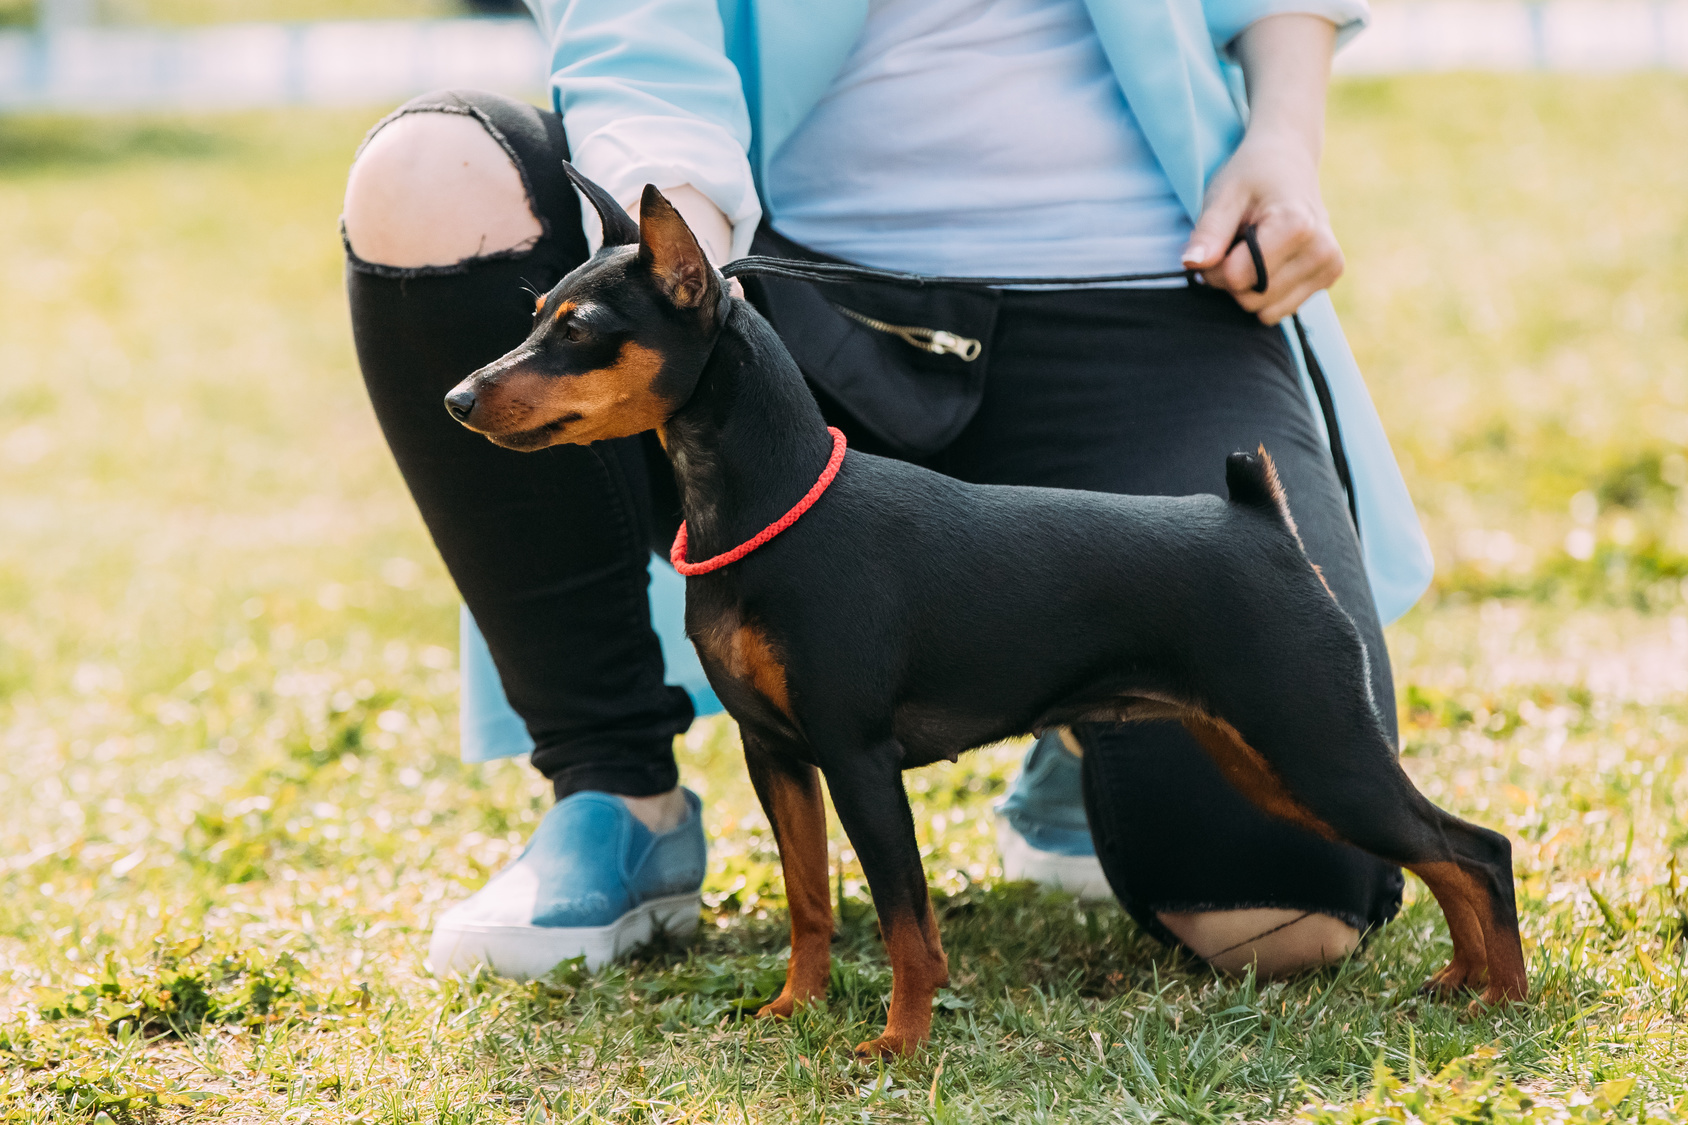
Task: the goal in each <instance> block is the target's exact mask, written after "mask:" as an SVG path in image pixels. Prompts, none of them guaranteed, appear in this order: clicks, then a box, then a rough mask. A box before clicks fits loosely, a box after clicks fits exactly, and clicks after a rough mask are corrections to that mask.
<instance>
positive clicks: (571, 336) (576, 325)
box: [563, 320, 591, 344]
mask: <svg viewBox="0 0 1688 1125" xmlns="http://www.w3.org/2000/svg"><path fill="white" fill-rule="evenodd" d="M589 335H591V333H589V332H587V331H586V326H585V325H583V324H581V323H580V322H579V321H578V320H570V321H569V322H568V323H566V324H564V325H563V339H565V340H567V341H568V342H569V343H571V344H578V343H580V341H582V340H584V339H586V337H587V336H589Z"/></svg>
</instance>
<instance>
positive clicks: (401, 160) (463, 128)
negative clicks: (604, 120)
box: [342, 111, 545, 269]
mask: <svg viewBox="0 0 1688 1125" xmlns="http://www.w3.org/2000/svg"><path fill="white" fill-rule="evenodd" d="M342 221H343V222H344V224H345V233H346V244H347V248H348V250H349V251H350V252H351V253H352V255H354V257H355V258H356V259H358V260H361V261H363V262H367V263H370V264H372V265H377V266H386V267H391V268H397V269H425V268H428V267H442V266H456V265H460V264H463V263H465V262H470V261H473V260H475V259H477V258H485V257H493V256H505V255H508V254H511V253H516V252H520V251H523V250H527V249H530V248H532V246H533V245H534V244H535V243H537V242H538V241H539V240H540V238H541V237H543V236H544V233H545V230H544V226H543V224H541V222H540V221H539V219H538V218H537V217H536V216H535V215H534V211H533V205H532V203H531V201H530V200H529V198H528V191H527V185H526V184H525V183H524V182H523V177H522V174H521V171H520V169H519V168H518V167H517V166H516V163H515V161H514V160H513V159H512V158H511V156H510V154H509V152H507V151H506V150H505V148H504V146H503V145H502V144H500V143H499V141H498V140H497V139H496V138H494V137H493V136H492V134H490V133H488V132H487V130H486V127H485V126H484V125H483V124H482V123H481V121H480V119H479V118H476V117H473V116H470V115H469V114H465V113H447V112H439V111H420V112H414V113H406V114H403V115H402V116H399V117H397V118H394V119H393V120H391V121H389V122H388V123H387V124H386V125H384V126H383V127H382V128H381V129H380V130H379V131H378V132H377V133H376V134H375V135H374V136H372V137H371V138H370V139H369V141H368V143H367V144H365V145H364V147H363V150H362V151H361V152H359V153H358V156H357V159H356V160H355V161H354V162H353V164H352V171H351V175H350V176H349V177H348V179H347V183H346V205H345V211H344V213H343V219H342Z"/></svg>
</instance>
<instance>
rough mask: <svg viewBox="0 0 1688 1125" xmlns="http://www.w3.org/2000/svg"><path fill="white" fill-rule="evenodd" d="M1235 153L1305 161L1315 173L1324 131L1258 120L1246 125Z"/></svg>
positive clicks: (1280, 122)
mask: <svg viewBox="0 0 1688 1125" xmlns="http://www.w3.org/2000/svg"><path fill="white" fill-rule="evenodd" d="M1237 151H1238V152H1247V153H1249V154H1251V155H1252V154H1255V153H1259V154H1261V155H1263V156H1266V157H1268V158H1276V159H1279V160H1283V159H1289V160H1294V161H1296V162H1297V163H1302V162H1304V163H1306V164H1307V165H1308V166H1309V167H1310V168H1311V169H1312V170H1313V171H1314V172H1315V173H1317V171H1318V167H1319V158H1320V156H1321V155H1322V154H1323V151H1324V136H1323V131H1322V130H1318V129H1309V128H1308V127H1307V126H1305V125H1302V124H1299V123H1297V122H1293V121H1282V120H1261V119H1259V118H1258V117H1257V118H1255V119H1254V120H1252V121H1250V122H1249V125H1248V129H1247V131H1246V132H1244V133H1243V139H1242V140H1241V141H1240V142H1239V143H1238V145H1237Z"/></svg>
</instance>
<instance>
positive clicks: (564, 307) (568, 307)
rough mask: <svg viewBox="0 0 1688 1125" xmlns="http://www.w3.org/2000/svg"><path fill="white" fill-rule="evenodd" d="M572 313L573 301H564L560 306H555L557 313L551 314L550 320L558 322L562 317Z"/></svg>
mask: <svg viewBox="0 0 1688 1125" xmlns="http://www.w3.org/2000/svg"><path fill="white" fill-rule="evenodd" d="M573 311H574V302H573V301H564V302H563V303H562V304H560V305H558V306H557V311H556V312H554V313H552V314H551V319H552V320H554V321H560V320H562V319H563V317H565V316H567V315H568V314H569V313H571V312H573Z"/></svg>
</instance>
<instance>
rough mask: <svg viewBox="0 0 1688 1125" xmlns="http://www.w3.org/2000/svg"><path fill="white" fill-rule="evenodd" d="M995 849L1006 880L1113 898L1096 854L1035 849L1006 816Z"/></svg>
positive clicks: (999, 824) (998, 828) (999, 826)
mask: <svg viewBox="0 0 1688 1125" xmlns="http://www.w3.org/2000/svg"><path fill="white" fill-rule="evenodd" d="M996 848H997V852H998V853H999V854H1000V855H1001V856H1002V876H1003V878H1005V879H1009V880H1015V881H1017V880H1021V879H1026V880H1030V881H1031V882H1033V883H1037V884H1038V885H1039V886H1044V887H1048V888H1050V889H1051V890H1057V891H1066V892H1067V893H1068V894H1071V895H1077V896H1078V897H1079V898H1082V899H1108V898H1113V897H1114V890H1113V888H1112V887H1110V886H1108V878H1107V876H1106V875H1103V874H1102V863H1101V861H1100V860H1098V859H1097V858H1096V857H1095V856H1093V855H1057V854H1056V853H1054V852H1046V851H1043V850H1042V849H1041V848H1034V847H1032V846H1031V844H1030V843H1028V842H1027V841H1026V838H1025V837H1024V836H1022V835H1020V834H1019V833H1018V832H1016V831H1015V830H1014V826H1013V825H1012V824H1009V823H1008V821H1007V819H1005V818H1003V817H998V818H997V821H996Z"/></svg>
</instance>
